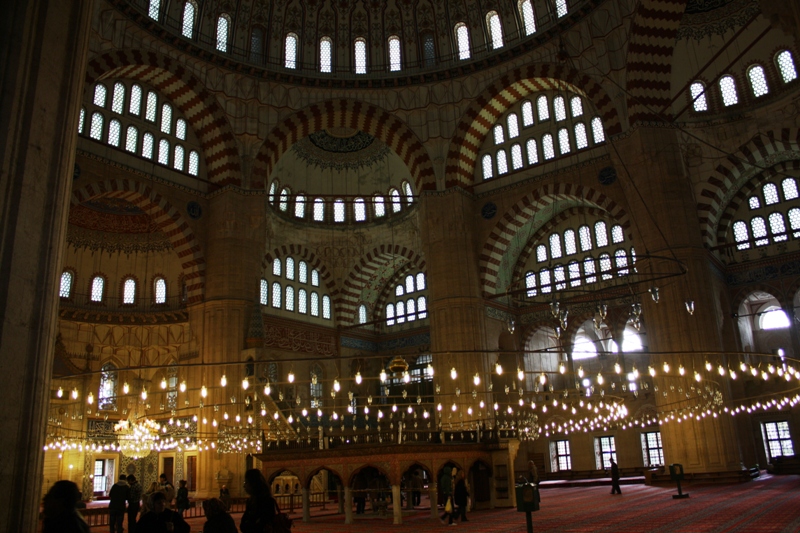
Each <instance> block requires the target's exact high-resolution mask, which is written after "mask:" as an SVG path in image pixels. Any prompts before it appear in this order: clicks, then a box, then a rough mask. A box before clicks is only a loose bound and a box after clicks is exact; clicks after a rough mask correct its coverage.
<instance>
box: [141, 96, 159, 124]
mask: <svg viewBox="0 0 800 533" xmlns="http://www.w3.org/2000/svg"><path fill="white" fill-rule="evenodd" d="M157 107H158V96H157V95H156V93H154V92H153V91H150V92H148V93H147V101H146V102H145V106H144V119H145V120H146V121H148V122H155V121H156V108H157Z"/></svg>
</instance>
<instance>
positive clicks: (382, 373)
mask: <svg viewBox="0 0 800 533" xmlns="http://www.w3.org/2000/svg"><path fill="white" fill-rule="evenodd" d="M380 378H381V383H383V382H384V381H386V370H381V375H380Z"/></svg>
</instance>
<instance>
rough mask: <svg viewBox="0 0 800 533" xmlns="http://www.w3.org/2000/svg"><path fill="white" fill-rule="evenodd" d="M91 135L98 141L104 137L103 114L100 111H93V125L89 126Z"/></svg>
mask: <svg viewBox="0 0 800 533" xmlns="http://www.w3.org/2000/svg"><path fill="white" fill-rule="evenodd" d="M89 137H91V138H92V139H94V140H96V141H99V140H101V139H102V138H103V115H102V114H101V113H100V112H99V111H95V112H94V113H92V125H91V127H90V128H89Z"/></svg>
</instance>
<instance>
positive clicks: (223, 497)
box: [219, 485, 231, 511]
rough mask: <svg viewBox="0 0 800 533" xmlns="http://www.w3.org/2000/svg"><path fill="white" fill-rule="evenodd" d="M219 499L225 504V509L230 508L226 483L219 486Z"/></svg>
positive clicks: (229, 492)
mask: <svg viewBox="0 0 800 533" xmlns="http://www.w3.org/2000/svg"><path fill="white" fill-rule="evenodd" d="M219 499H220V501H222V503H223V504H224V505H225V510H226V511H230V510H231V491H230V490H229V489H228V486H227V485H222V486H221V487H220V488H219Z"/></svg>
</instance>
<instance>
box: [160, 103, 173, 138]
mask: <svg viewBox="0 0 800 533" xmlns="http://www.w3.org/2000/svg"><path fill="white" fill-rule="evenodd" d="M161 133H166V134H170V133H172V106H171V105H169V104H164V105H162V106H161Z"/></svg>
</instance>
